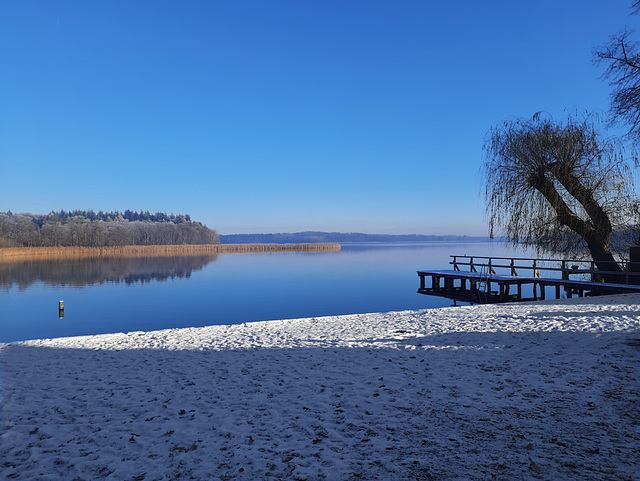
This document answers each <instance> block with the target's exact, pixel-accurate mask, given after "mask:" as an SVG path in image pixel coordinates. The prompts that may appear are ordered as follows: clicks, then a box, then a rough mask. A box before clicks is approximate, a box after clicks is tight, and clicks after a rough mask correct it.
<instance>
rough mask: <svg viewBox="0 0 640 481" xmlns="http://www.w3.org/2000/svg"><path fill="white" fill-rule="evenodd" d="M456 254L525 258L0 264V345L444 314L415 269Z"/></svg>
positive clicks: (414, 251)
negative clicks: (410, 312)
mask: <svg viewBox="0 0 640 481" xmlns="http://www.w3.org/2000/svg"><path fill="white" fill-rule="evenodd" d="M464 254H468V255H478V256H482V255H493V256H512V255H515V256H525V255H526V254H525V253H523V252H516V251H513V250H511V249H507V248H506V247H505V246H504V245H503V244H498V243H489V242H488V243H470V244H461V243H429V244H344V245H342V249H341V250H340V251H339V252H320V253H255V254H254V253H251V254H220V255H208V256H179V257H157V258H124V259H107V260H96V259H76V260H59V261H46V262H28V263H22V264H19V265H18V264H13V265H2V264H0V342H11V341H17V340H26V339H37V338H50V337H62V336H77V335H86V334H102V333H111V332H129V331H148V330H156V329H167V328H179V327H196V326H206V325H212V324H237V323H242V322H250V321H264V320H273V319H292V318H298V317H318V316H328V315H337V314H354V313H364V312H384V311H395V310H407V309H424V308H432V307H445V306H450V305H452V303H451V301H449V300H447V299H443V298H437V297H431V296H425V295H421V294H417V293H416V291H417V289H418V287H419V278H418V276H417V274H416V271H417V270H421V269H446V268H449V265H448V263H449V261H450V258H449V256H450V255H464ZM59 300H64V304H65V310H64V317H63V318H62V319H61V318H59V316H58V301H59Z"/></svg>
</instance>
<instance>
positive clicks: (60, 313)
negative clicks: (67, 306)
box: [58, 301, 64, 319]
mask: <svg viewBox="0 0 640 481" xmlns="http://www.w3.org/2000/svg"><path fill="white" fill-rule="evenodd" d="M58 316H60V319H62V318H63V317H64V301H60V302H59V303H58Z"/></svg>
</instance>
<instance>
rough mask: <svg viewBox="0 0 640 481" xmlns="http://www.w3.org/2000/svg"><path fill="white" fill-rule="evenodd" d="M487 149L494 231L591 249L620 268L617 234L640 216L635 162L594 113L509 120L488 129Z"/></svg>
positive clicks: (537, 243)
mask: <svg viewBox="0 0 640 481" xmlns="http://www.w3.org/2000/svg"><path fill="white" fill-rule="evenodd" d="M484 152H485V162H484V165H483V175H484V180H485V185H486V187H485V190H484V198H485V201H486V206H487V215H488V218H489V226H490V234H491V236H492V237H493V236H494V232H495V231H496V230H500V231H502V233H503V235H506V237H507V239H508V241H509V242H510V243H511V244H513V245H526V246H534V247H536V248H537V249H538V252H542V251H550V252H556V253H562V254H564V255H567V256H574V255H579V253H581V252H584V250H585V248H586V249H588V252H589V253H590V255H591V257H592V259H593V260H594V262H595V264H596V266H597V267H598V269H599V270H602V271H610V272H619V271H620V270H621V267H620V265H619V264H618V262H616V258H615V256H614V253H613V252H612V235H614V234H616V235H617V234H624V233H629V232H632V231H633V230H634V229H635V228H637V225H638V223H639V215H638V198H637V193H636V192H635V191H634V187H633V176H632V163H631V162H629V161H628V160H627V159H625V158H624V152H623V151H622V150H621V149H618V148H617V147H616V145H615V143H614V142H613V141H611V140H607V139H604V138H602V137H601V135H600V134H599V133H598V131H597V130H596V127H595V125H594V124H593V123H592V122H591V120H590V119H589V118H585V119H583V120H578V119H575V118H572V117H569V118H568V120H567V121H566V122H564V123H561V122H555V121H554V120H553V119H551V118H546V117H543V116H542V115H540V114H536V115H535V116H534V117H533V118H531V119H530V120H522V119H518V120H511V121H507V122H505V123H504V124H502V125H500V126H498V127H495V128H493V129H491V130H490V131H489V133H488V135H487V138H486V141H485V146H484ZM624 243H626V242H623V244H624ZM627 245H628V244H627ZM605 279H607V280H615V279H614V276H608V278H607V276H605Z"/></svg>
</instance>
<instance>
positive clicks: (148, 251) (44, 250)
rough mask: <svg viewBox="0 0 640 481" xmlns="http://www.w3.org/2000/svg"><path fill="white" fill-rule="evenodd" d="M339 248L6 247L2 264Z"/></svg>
mask: <svg viewBox="0 0 640 481" xmlns="http://www.w3.org/2000/svg"><path fill="white" fill-rule="evenodd" d="M339 250H340V245H339V244H332V243H322V244H204V245H162V246H115V247H5V248H0V262H15V261H22V260H44V259H66V258H80V257H83V258H84V257H145V256H180V255H199V254H231V253H247V252H335V251H339Z"/></svg>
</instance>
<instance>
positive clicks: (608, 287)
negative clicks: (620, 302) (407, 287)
mask: <svg viewBox="0 0 640 481" xmlns="http://www.w3.org/2000/svg"><path fill="white" fill-rule="evenodd" d="M451 257H452V258H453V260H452V262H450V264H452V265H453V269H452V270H425V271H418V276H419V277H420V287H419V289H418V293H420V294H427V295H431V296H440V297H446V298H449V299H452V300H454V301H462V302H469V303H471V304H490V303H502V302H519V301H534V300H544V299H547V298H552V297H553V298H555V299H560V298H562V297H567V298H571V297H573V296H577V297H583V296H585V295H589V296H593V295H604V294H620V293H626V292H638V293H640V272H634V269H633V268H632V267H633V266H630V265H627V266H626V268H625V269H626V270H625V272H624V273H623V274H621V275H619V276H618V277H619V279H620V280H622V281H625V282H623V283H616V284H613V283H604V282H597V279H598V278H600V277H601V276H602V274H606V273H603V272H602V271H598V270H597V269H595V266H594V265H593V263H592V262H591V261H581V260H566V259H565V260H557V259H530V258H505V257H478V256H451ZM628 264H630V263H628ZM461 267H463V268H467V267H468V270H461ZM499 271H506V272H504V273H503V272H499ZM519 271H520V272H525V271H530V272H531V275H524V276H523V275H519ZM541 272H543V273H544V274H545V277H542V275H541Z"/></svg>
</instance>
